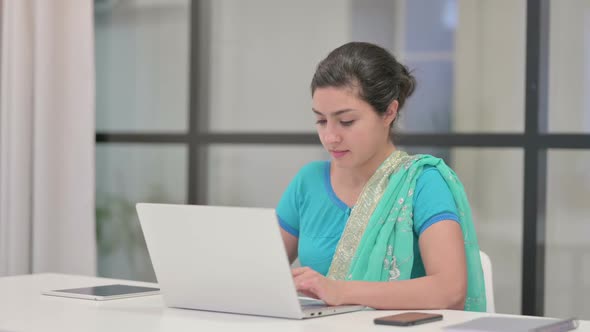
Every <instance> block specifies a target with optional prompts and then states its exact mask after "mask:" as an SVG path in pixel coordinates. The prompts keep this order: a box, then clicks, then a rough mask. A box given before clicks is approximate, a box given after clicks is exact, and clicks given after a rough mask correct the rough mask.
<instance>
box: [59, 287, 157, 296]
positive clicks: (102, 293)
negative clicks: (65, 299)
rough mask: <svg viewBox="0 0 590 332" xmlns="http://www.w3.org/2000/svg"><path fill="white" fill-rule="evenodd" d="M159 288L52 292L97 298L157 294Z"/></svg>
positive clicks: (74, 289) (105, 288) (87, 288)
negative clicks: (146, 293)
mask: <svg viewBox="0 0 590 332" xmlns="http://www.w3.org/2000/svg"><path fill="white" fill-rule="evenodd" d="M159 290H160V289H159V288H152V287H141V286H129V285H105V286H95V287H84V288H72V289H59V290H55V291H54V292H60V293H71V294H80V295H89V296H97V297H110V296H121V295H129V294H136V293H145V292H157V291H159Z"/></svg>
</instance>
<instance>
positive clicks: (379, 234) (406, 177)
mask: <svg viewBox="0 0 590 332" xmlns="http://www.w3.org/2000/svg"><path fill="white" fill-rule="evenodd" d="M427 165H430V166H433V167H436V168H437V169H438V170H439V172H440V173H441V174H442V176H443V177H444V179H445V181H446V183H447V185H448V186H449V188H450V190H451V192H452V194H453V197H454V199H455V204H456V205H457V209H458V212H459V219H460V224H461V229H462V232H463V240H464V245H465V254H466V261H467V297H466V300H465V310H469V311H486V298H485V286H484V280H483V271H482V268H481V261H480V256H479V245H478V243H477V237H476V234H475V227H474V225H473V220H472V217H471V208H470V207H469V202H468V201H467V196H466V194H465V190H464V188H463V185H462V183H461V182H460V181H459V179H458V177H457V175H456V174H455V172H454V171H453V170H452V169H451V168H450V167H448V166H447V165H446V164H445V163H444V161H443V160H442V159H440V158H436V157H433V156H430V155H413V156H412V155H408V154H407V153H405V152H403V151H399V150H396V151H394V152H393V153H392V154H391V155H390V156H389V157H388V158H387V159H386V160H385V161H384V162H383V163H382V164H381V166H379V168H378V169H377V171H376V172H375V174H373V176H372V177H371V178H370V179H369V182H368V183H367V184H366V185H365V187H364V189H363V191H362V193H361V194H360V196H359V199H358V202H357V204H356V205H355V207H354V209H353V210H352V212H351V215H350V217H349V219H348V221H347V224H346V227H345V229H344V233H343V234H342V237H341V239H340V241H339V243H338V246H337V247H336V252H335V254H334V258H333V260H332V264H331V266H330V270H329V272H328V277H329V278H331V279H335V280H364V281H395V280H407V279H410V277H411V272H412V271H411V270H412V266H413V263H414V259H415V256H414V245H415V243H414V242H415V241H416V239H417V238H416V237H415V236H414V234H413V213H412V211H413V210H414V209H413V201H414V200H413V195H414V190H415V187H416V180H417V179H418V177H419V176H420V174H421V172H422V170H423V169H424V166H427Z"/></svg>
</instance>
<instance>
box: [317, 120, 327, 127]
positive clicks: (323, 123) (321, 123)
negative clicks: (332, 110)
mask: <svg viewBox="0 0 590 332" xmlns="http://www.w3.org/2000/svg"><path fill="white" fill-rule="evenodd" d="M315 123H316V124H319V125H322V126H323V125H325V124H326V120H322V119H319V120H317V121H316V122H315Z"/></svg>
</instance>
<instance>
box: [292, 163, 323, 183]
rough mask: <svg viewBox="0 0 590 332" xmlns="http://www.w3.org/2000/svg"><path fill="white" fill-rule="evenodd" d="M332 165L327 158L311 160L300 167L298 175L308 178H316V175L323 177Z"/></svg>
mask: <svg viewBox="0 0 590 332" xmlns="http://www.w3.org/2000/svg"><path fill="white" fill-rule="evenodd" d="M329 165H330V162H329V161H327V160H315V161H312V162H309V163H307V164H305V165H303V167H301V168H300V169H299V172H298V173H297V176H298V177H301V178H304V179H307V178H310V177H311V178H316V177H322V176H323V175H324V173H325V172H326V170H327V169H328V167H329Z"/></svg>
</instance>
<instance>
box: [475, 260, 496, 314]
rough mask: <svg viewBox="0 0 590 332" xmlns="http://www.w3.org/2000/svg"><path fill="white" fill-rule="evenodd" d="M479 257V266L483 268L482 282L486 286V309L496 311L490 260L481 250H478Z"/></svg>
mask: <svg viewBox="0 0 590 332" xmlns="http://www.w3.org/2000/svg"><path fill="white" fill-rule="evenodd" d="M479 258H480V260H481V268H482V270H483V282H484V285H485V287H486V311H487V312H492V313H494V312H496V307H495V305H494V285H493V283H492V261H491V260H490V257H489V256H488V255H487V254H486V253H485V252H483V251H481V250H480V251H479Z"/></svg>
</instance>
